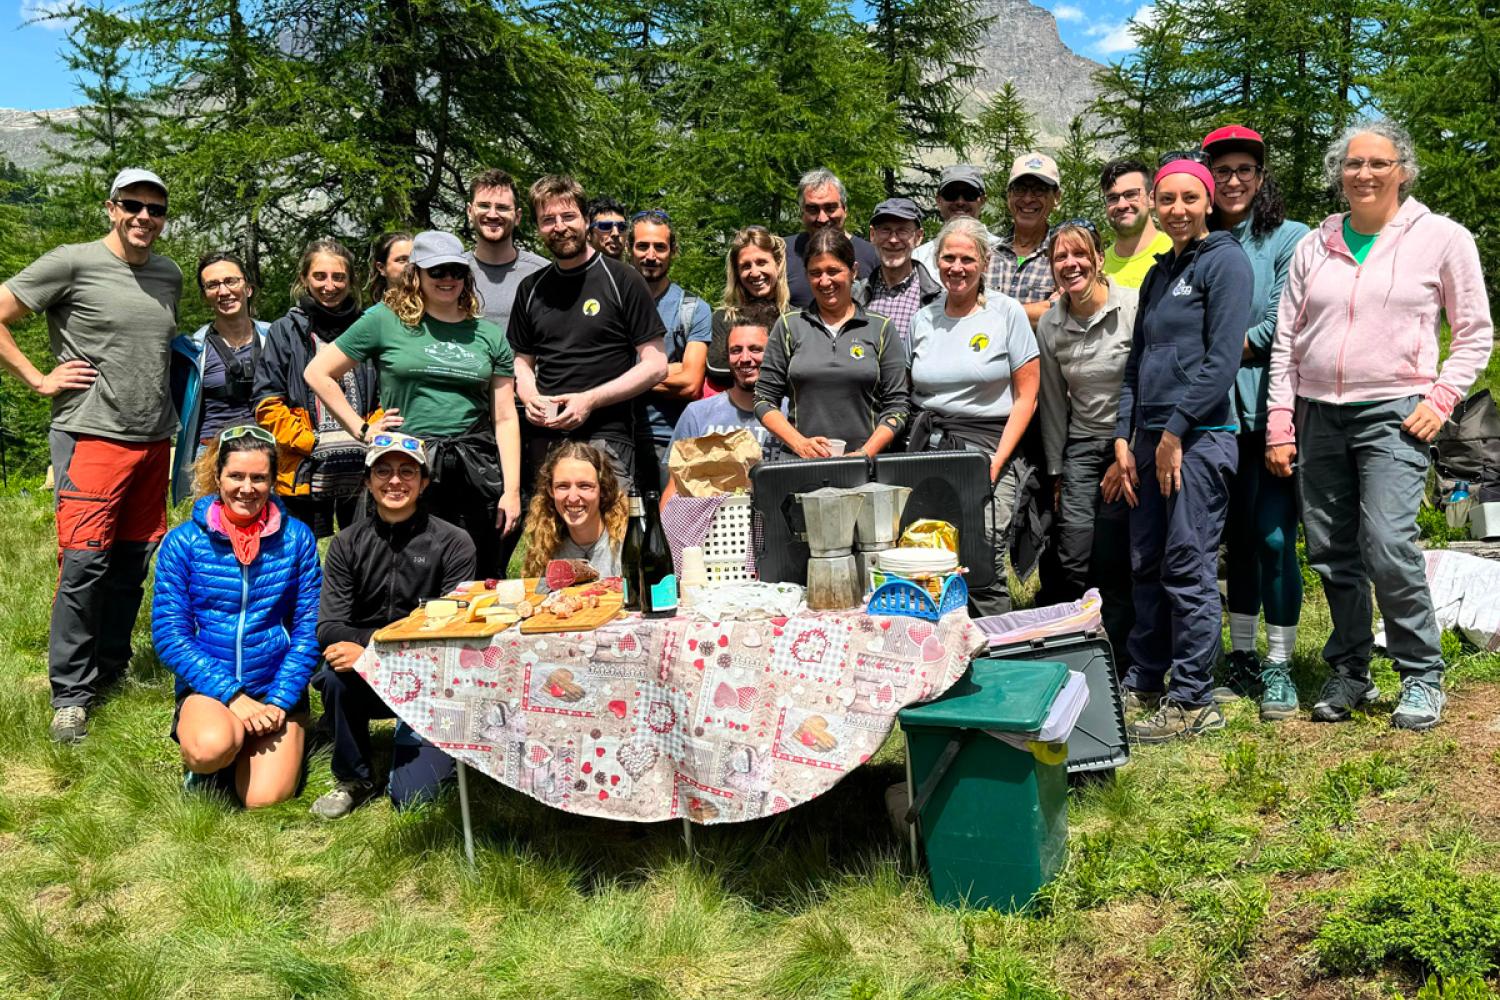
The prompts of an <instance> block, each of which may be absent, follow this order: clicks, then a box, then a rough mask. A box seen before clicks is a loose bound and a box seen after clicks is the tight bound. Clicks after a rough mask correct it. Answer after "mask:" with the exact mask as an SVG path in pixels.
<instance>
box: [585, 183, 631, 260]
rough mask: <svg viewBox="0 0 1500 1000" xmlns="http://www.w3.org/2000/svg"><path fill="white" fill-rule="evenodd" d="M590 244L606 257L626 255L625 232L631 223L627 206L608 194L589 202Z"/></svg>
mask: <svg viewBox="0 0 1500 1000" xmlns="http://www.w3.org/2000/svg"><path fill="white" fill-rule="evenodd" d="M588 215H589V246H591V247H593V248H594V249H595V250H598V251H599V252H600V253H602V254H604V256H606V257H613V258H614V259H615V260H622V259H624V257H625V232H626V230H628V229H629V228H630V223H628V222H626V221H625V206H624V205H621V204H620V203H619V202H617V201H615V200H614V199H613V198H611V197H609V196H608V195H602V196H600V197H598V198H595V199H594V200H593V201H591V202H589V209H588Z"/></svg>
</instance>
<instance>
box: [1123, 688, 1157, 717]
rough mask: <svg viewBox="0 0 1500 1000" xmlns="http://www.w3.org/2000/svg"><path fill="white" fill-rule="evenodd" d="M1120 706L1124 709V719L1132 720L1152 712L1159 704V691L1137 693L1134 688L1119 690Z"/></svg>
mask: <svg viewBox="0 0 1500 1000" xmlns="http://www.w3.org/2000/svg"><path fill="white" fill-rule="evenodd" d="M1120 704H1121V706H1122V707H1123V708H1124V709H1125V717H1126V718H1134V717H1135V716H1138V715H1144V714H1146V713H1147V712H1154V711H1156V708H1157V706H1158V705H1160V704H1161V692H1160V691H1137V690H1136V689H1135V688H1130V687H1122V688H1120Z"/></svg>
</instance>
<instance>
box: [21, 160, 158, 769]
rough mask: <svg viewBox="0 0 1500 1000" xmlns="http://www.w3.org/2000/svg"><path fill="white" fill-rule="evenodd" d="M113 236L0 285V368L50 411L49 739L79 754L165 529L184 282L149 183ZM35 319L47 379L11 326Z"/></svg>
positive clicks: (120, 201)
mask: <svg viewBox="0 0 1500 1000" xmlns="http://www.w3.org/2000/svg"><path fill="white" fill-rule="evenodd" d="M105 208H106V210H107V211H108V213H109V221H110V231H109V234H108V235H107V236H105V237H104V239H102V240H99V241H97V242H94V243H78V244H72V245H69V246H62V247H58V248H57V249H56V250H53V251H52V252H51V253H48V254H46V255H45V256H43V257H41V258H40V259H38V260H36V261H34V262H33V263H32V264H31V265H30V266H29V267H27V268H25V269H24V270H23V271H21V273H20V274H17V275H15V276H14V277H12V278H10V279H9V280H7V281H6V282H5V284H4V285H3V286H0V365H3V366H4V368H5V369H6V370H7V371H9V372H10V373H11V374H12V375H14V376H15V377H16V378H18V379H20V381H21V382H22V383H23V384H25V385H27V386H28V387H30V388H31V390H32V391H33V392H36V393H39V394H41V395H43V396H47V397H49V398H50V399H51V400H52V426H51V430H50V433H49V437H48V443H49V444H50V446H51V451H52V469H53V472H54V474H55V476H56V480H57V488H56V493H55V506H56V512H57V543H58V561H59V563H60V565H59V576H58V583H57V593H56V595H55V596H54V597H53V600H52V628H51V637H50V642H49V647H48V662H47V672H48V676H49V678H50V679H51V682H52V706H53V708H54V709H56V713H55V714H54V716H53V719H52V738H53V739H55V740H58V741H63V742H76V741H77V740H79V739H82V738H83V736H84V734H85V733H86V732H87V711H86V710H87V708H88V706H89V705H90V703H91V702H92V701H93V700H94V699H95V698H96V697H97V696H98V695H99V693H100V692H101V690H102V689H103V688H104V687H106V686H107V685H109V684H110V683H111V682H113V681H115V680H118V679H119V678H120V677H121V676H123V674H124V671H125V668H126V666H127V665H128V664H129V662H130V633H131V630H132V629H133V628H134V627H135V619H136V614H137V612H138V611H139V610H140V605H141V598H142V596H143V595H144V590H143V587H142V585H143V583H144V581H145V579H146V569H147V567H148V566H149V565H150V563H151V554H152V552H153V551H155V549H156V544H157V542H159V541H160V540H161V537H162V535H164V534H165V533H166V530H167V512H166V497H167V477H168V471H169V470H168V462H169V453H170V445H171V441H170V438H171V436H172V433H173V431H174V430H175V429H176V425H177V417H176V414H175V413H174V412H173V406H172V397H171V390H170V378H169V376H170V372H171V343H172V338H173V337H174V336H175V335H176V333H177V303H178V300H179V299H180V298H181V297H182V272H181V271H180V270H179V269H178V267H177V265H176V264H174V263H172V261H171V260H170V259H168V258H166V257H163V256H160V255H159V254H154V253H152V252H151V246H152V244H153V243H155V242H156V238H157V237H158V236H160V235H161V231H162V227H163V226H164V225H165V223H166V214H167V188H166V185H165V184H163V183H162V181H161V178H159V177H157V176H156V175H155V174H153V173H151V172H150V171H147V170H140V169H134V168H132V169H127V170H122V171H120V173H119V175H118V176H116V177H115V180H114V183H113V184H112V185H111V186H110V195H109V201H107V202H106V203H105ZM31 313H44V314H45V315H46V317H47V328H48V331H49V332H50V334H51V340H52V353H53V354H54V355H56V357H57V359H58V361H59V362H61V363H60V364H59V365H58V366H57V367H56V368H54V369H52V370H51V371H50V372H47V373H46V374H45V375H44V374H42V372H41V371H39V370H38V369H37V367H36V366H35V365H34V364H33V363H32V362H31V360H30V359H29V358H27V357H26V355H25V354H23V353H22V352H21V350H20V348H18V347H17V346H16V341H15V338H14V337H13V336H12V335H11V332H10V329H9V327H10V326H12V325H14V324H15V323H17V322H19V321H20V320H22V319H24V318H25V317H26V316H27V315H29V314H31Z"/></svg>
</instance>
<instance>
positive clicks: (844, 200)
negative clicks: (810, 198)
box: [797, 167, 849, 205]
mask: <svg viewBox="0 0 1500 1000" xmlns="http://www.w3.org/2000/svg"><path fill="white" fill-rule="evenodd" d="M829 184H832V185H833V187H834V190H836V191H838V193H839V204H840V205H848V204H849V195H848V194H847V193H846V192H845V191H844V182H843V181H841V180H839V179H838V176H837V175H836V174H834V172H833V171H832V170H829V169H828V168H827V167H819V168H818V169H817V170H809V171H808V172H807V173H805V174H803V175H802V179H801V180H800V181H798V182H797V203H798V204H799V205H800V204H801V203H802V196H803V195H804V194H806V193H807V190H808V188H820V187H827V186H828V185H829Z"/></svg>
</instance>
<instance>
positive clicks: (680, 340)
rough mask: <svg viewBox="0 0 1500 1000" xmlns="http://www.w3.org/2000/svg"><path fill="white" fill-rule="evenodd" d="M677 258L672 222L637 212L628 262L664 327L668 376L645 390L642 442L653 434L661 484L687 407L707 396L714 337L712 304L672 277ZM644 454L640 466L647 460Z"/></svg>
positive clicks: (654, 211) (650, 212)
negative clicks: (674, 433) (643, 283)
mask: <svg viewBox="0 0 1500 1000" xmlns="http://www.w3.org/2000/svg"><path fill="white" fill-rule="evenodd" d="M676 256H677V233H676V232H675V231H674V230H673V229H672V220H671V219H670V218H669V217H668V216H667V213H666V212H664V211H662V210H661V209H659V208H653V209H649V210H648V211H645V212H638V213H636V216H635V218H634V219H632V220H631V222H630V260H631V263H633V264H634V265H635V269H636V270H637V271H639V272H640V274H641V277H642V278H645V279H646V287H647V288H648V289H650V291H651V295H652V297H653V298H654V299H655V300H656V312H657V315H658V316H660V317H661V322H662V326H663V327H665V328H666V331H667V340H666V350H667V377H666V378H664V379H662V380H661V381H660V382H658V383H656V385H654V386H652V388H651V391H650V392H649V393H647V394H646V397H645V399H644V403H645V424H646V426H645V427H644V428H642V431H643V433H642V435H641V437H642V440H641V442H640V444H641V446H642V447H644V446H645V443H646V439H647V438H649V440H650V443H651V446H652V450H653V452H654V457H655V460H656V463H657V466H658V470H657V478H658V480H660V482H659V484H658V485H665V483H666V473H667V449H668V448H669V447H670V446H671V444H672V428H673V427H675V426H676V425H677V418H678V417H680V416H681V415H682V410H683V407H685V406H687V404H688V403H691V402H692V401H693V400H695V399H697V398H698V397H699V396H701V395H702V394H703V376H704V373H705V371H706V368H707V364H708V343H709V341H710V340H711V339H712V337H713V331H712V326H711V324H710V316H711V310H710V309H709V308H708V303H707V302H704V301H703V300H702V299H700V298H698V297H697V296H696V295H689V294H688V293H687V292H686V291H684V290H683V287H682V286H681V285H679V284H677V282H675V281H673V280H671V278H670V277H668V275H669V274H670V272H671V270H672V258H674V257H676ZM647 457H648V456H646V455H642V456H641V459H642V461H641V465H642V467H644V466H645V464H646V463H645V459H646V458H647Z"/></svg>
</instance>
